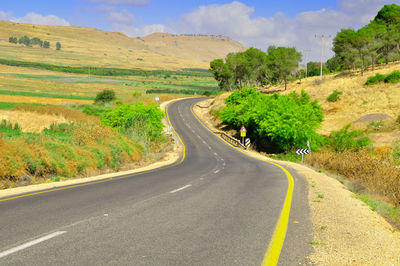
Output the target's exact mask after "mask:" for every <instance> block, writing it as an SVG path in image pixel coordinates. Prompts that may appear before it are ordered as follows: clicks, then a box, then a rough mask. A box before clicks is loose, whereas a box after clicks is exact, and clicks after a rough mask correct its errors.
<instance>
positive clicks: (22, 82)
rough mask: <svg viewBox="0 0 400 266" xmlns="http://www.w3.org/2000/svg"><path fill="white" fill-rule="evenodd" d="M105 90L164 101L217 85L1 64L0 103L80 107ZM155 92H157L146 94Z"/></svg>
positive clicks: (197, 79)
mask: <svg viewBox="0 0 400 266" xmlns="http://www.w3.org/2000/svg"><path fill="white" fill-rule="evenodd" d="M192 73H196V72H192ZM104 89H111V90H114V91H115V92H116V95H117V98H118V99H120V100H121V101H122V102H137V101H144V102H152V101H155V100H154V99H155V95H158V96H159V97H160V98H161V100H167V99H171V98H176V97H180V96H181V93H180V91H182V90H185V91H189V92H191V93H190V94H195V93H196V94H202V93H203V92H204V91H209V92H210V93H216V92H217V90H218V88H217V83H216V82H215V81H214V80H213V78H212V77H210V76H207V75H200V76H196V75H192V76H191V75H188V76H185V75H181V74H179V75H171V74H155V75H151V76H146V75H142V76H141V75H135V76H122V77H120V76H118V77H101V76H92V75H90V76H89V75H84V74H66V73H60V72H53V71H48V70H39V69H30V68H22V67H13V66H5V65H0V95H1V96H0V97H1V98H0V102H7V101H8V102H27V98H26V97H27V96H29V97H31V98H29V101H28V102H32V101H31V100H34V102H35V103H42V104H63V103H64V104H65V103H68V104H70V103H74V102H75V103H77V104H82V103H89V102H90V101H92V100H94V98H95V96H96V94H97V93H98V92H100V91H101V90H104ZM154 89H157V93H155V94H152V93H150V94H149V93H146V92H147V91H149V90H154ZM175 91H176V93H174V92H175ZM186 94H187V93H186ZM19 99H20V100H19ZM53 99H55V100H57V102H55V101H54V100H53Z"/></svg>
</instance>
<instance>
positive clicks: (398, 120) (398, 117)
mask: <svg viewBox="0 0 400 266" xmlns="http://www.w3.org/2000/svg"><path fill="white" fill-rule="evenodd" d="M396 122H397V123H398V124H400V114H399V115H398V116H397V119H396Z"/></svg>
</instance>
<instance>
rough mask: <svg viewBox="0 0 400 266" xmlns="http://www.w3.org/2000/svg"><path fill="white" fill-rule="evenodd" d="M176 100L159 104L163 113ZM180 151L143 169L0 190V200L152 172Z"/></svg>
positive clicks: (180, 148) (167, 162) (165, 123)
mask: <svg viewBox="0 0 400 266" xmlns="http://www.w3.org/2000/svg"><path fill="white" fill-rule="evenodd" d="M178 100H180V99H174V100H170V101H166V102H163V103H161V104H160V109H161V110H162V111H163V112H165V111H166V107H167V106H168V105H169V104H170V103H173V102H175V101H178ZM163 124H164V125H165V126H166V127H165V128H164V130H165V132H164V133H165V134H167V135H171V134H172V133H170V132H167V131H168V120H167V118H164V119H163ZM181 151H182V146H181V145H180V144H179V143H178V145H175V147H174V149H173V150H171V151H169V152H167V153H166V154H165V156H164V157H163V158H162V159H161V160H160V161H157V162H154V163H151V164H148V165H146V163H144V164H145V165H144V166H143V167H139V168H135V169H133V170H127V171H120V172H112V173H107V174H102V175H97V176H90V177H83V178H76V179H69V180H65V181H60V182H51V183H44V184H35V185H29V186H23V187H16V188H9V189H4V190H0V199H1V198H5V197H12V196H16V195H20V194H25V193H34V192H37V191H41V190H47V189H55V188H60V187H64V186H72V185H79V184H82V183H87V182H94V181H100V180H104V179H110V178H114V177H118V176H123V175H128V174H135V173H139V172H144V171H150V170H154V169H157V168H160V167H163V166H167V165H170V164H173V163H174V162H176V161H177V160H178V158H179V155H180V154H181Z"/></svg>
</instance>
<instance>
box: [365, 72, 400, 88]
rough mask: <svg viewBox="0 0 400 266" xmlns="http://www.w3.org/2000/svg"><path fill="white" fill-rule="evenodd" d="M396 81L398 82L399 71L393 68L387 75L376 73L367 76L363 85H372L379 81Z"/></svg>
mask: <svg viewBox="0 0 400 266" xmlns="http://www.w3.org/2000/svg"><path fill="white" fill-rule="evenodd" d="M382 82H385V83H398V82H400V71H398V70H395V71H393V72H392V73H390V74H388V75H382V74H376V75H375V76H372V77H369V78H368V79H367V82H365V85H374V84H379V83H382Z"/></svg>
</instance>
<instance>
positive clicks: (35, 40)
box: [8, 36, 61, 50]
mask: <svg viewBox="0 0 400 266" xmlns="http://www.w3.org/2000/svg"><path fill="white" fill-rule="evenodd" d="M8 41H9V42H10V43H15V44H17V43H19V44H24V45H26V46H32V45H39V46H40V47H43V48H50V42H49V41H42V40H41V39H39V38H37V37H34V38H32V39H31V38H29V37H28V36H23V37H20V38H19V39H18V38H17V37H13V36H11V37H10V38H9V39H8ZM56 49H57V50H61V43H60V42H57V43H56Z"/></svg>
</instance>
